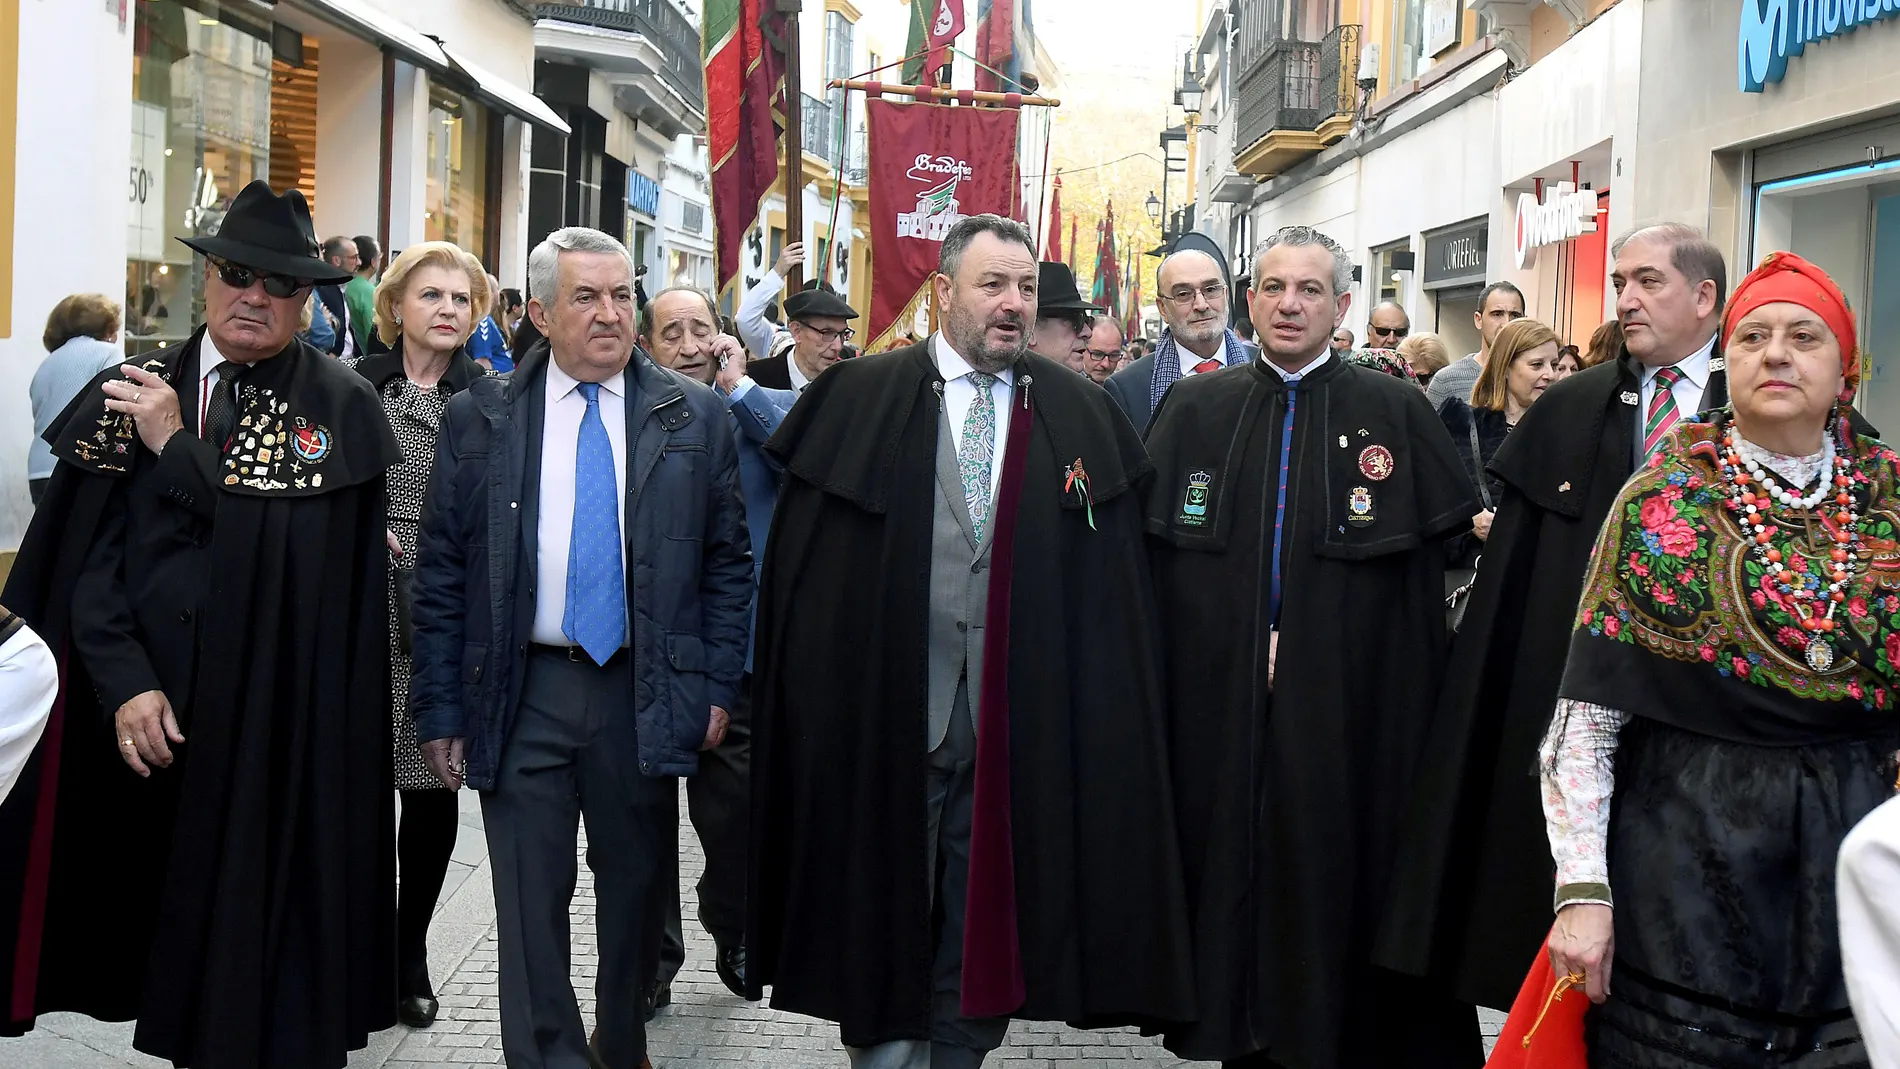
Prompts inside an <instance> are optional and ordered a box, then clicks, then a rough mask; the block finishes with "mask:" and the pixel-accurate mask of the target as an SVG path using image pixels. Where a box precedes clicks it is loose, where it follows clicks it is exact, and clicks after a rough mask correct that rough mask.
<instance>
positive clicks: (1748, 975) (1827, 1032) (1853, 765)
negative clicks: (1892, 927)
mask: <svg viewBox="0 0 1900 1069" xmlns="http://www.w3.org/2000/svg"><path fill="white" fill-rule="evenodd" d="M1896 743H1900V731H1896V732H1894V733H1891V734H1883V735H1882V736H1881V737H1878V738H1862V739H1854V740H1849V741H1845V742H1831V743H1825V744H1817V745H1811V746H1780V747H1777V746H1753V745H1746V744H1742V743H1734V742H1726V741H1722V740H1718V739H1713V738H1710V737H1709V736H1706V735H1701V734H1697V733H1693V732H1689V731H1684V730H1682V729H1679V728H1674V727H1670V726H1667V725H1664V724H1660V723H1658V722H1656V721H1653V720H1648V719H1645V718H1642V717H1638V718H1636V719H1634V720H1633V721H1631V723H1630V725H1629V726H1628V727H1627V728H1626V729H1624V731H1623V734H1622V738H1621V740H1620V742H1619V744H1618V747H1617V754H1616V797H1615V802H1614V805H1613V806H1612V809H1611V817H1610V837H1609V865H1610V882H1611V885H1612V886H1613V887H1614V888H1615V889H1616V899H1617V908H1616V959H1615V965H1614V967H1613V969H1612V971H1611V990H1612V997H1611V999H1610V1001H1608V1002H1607V1003H1605V1004H1604V1005H1602V1006H1600V1007H1597V1008H1596V1009H1594V1010H1593V1011H1592V1013H1591V1016H1590V1021H1589V1029H1588V1039H1589V1044H1590V1064H1591V1065H1592V1066H1593V1067H1603V1066H1627V1067H1643V1069H1651V1067H1655V1069H1662V1067H1671V1069H1675V1067H1691V1066H1693V1067H1697V1069H1706V1067H1710V1066H1716V1067H1723V1069H1728V1067H1734V1069H1743V1067H1749V1069H1753V1067H1758V1066H1759V1067H1769V1066H1775V1067H1781V1066H1798V1067H1801V1069H1823V1067H1830V1069H1831V1067H1835V1066H1855V1065H1866V1064H1867V1053H1866V1050H1865V1049H1864V1048H1863V1047H1862V1045H1861V1042H1860V1036H1859V1031H1858V1029H1857V1028H1856V1027H1855V1024H1854V1020H1853V1013H1852V1010H1851V1009H1850V1007H1849V1005H1848V1000H1847V986H1846V982H1845V980H1844V979H1843V978H1842V973H1841V953H1840V937H1839V926H1838V922H1837V920H1836V916H1835V898H1834V864H1835V858H1836V856H1837V855H1838V854H1839V852H1840V845H1841V840H1842V839H1843V838H1845V837H1846V835H1847V833H1848V831H1849V830H1850V829H1852V828H1853V826H1854V825H1855V824H1856V823H1857V822H1859V820H1860V819H1861V818H1862V817H1863V816H1865V815H1866V814H1867V813H1869V812H1871V811H1872V810H1873V809H1874V807H1876V806H1878V805H1879V804H1880V803H1882V802H1884V801H1886V800H1887V798H1889V797H1891V796H1892V794H1893V782H1894V776H1893V771H1894V768H1893V758H1892V755H1893V753H1894V750H1895V747H1896Z"/></svg>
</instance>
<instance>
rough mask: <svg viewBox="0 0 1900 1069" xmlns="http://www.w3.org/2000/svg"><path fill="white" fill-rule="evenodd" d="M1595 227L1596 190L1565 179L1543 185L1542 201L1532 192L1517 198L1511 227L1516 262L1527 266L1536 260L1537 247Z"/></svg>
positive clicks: (1581, 233)
mask: <svg viewBox="0 0 1900 1069" xmlns="http://www.w3.org/2000/svg"><path fill="white" fill-rule="evenodd" d="M1596 229H1597V193H1596V190H1594V189H1578V188H1577V187H1576V186H1575V185H1573V184H1571V183H1569V182H1555V183H1552V184H1551V185H1548V186H1545V187H1544V201H1543V203H1542V204H1539V203H1538V202H1537V197H1536V196H1535V195H1534V194H1530V193H1523V194H1519V196H1518V198H1517V225H1516V226H1514V227H1513V228H1512V234H1513V236H1514V241H1515V245H1516V248H1517V266H1518V267H1519V268H1522V269H1526V270H1528V269H1529V268H1530V267H1532V266H1533V265H1535V264H1536V263H1537V250H1538V249H1540V248H1543V247H1544V246H1545V245H1556V244H1560V243H1562V242H1565V241H1569V240H1571V239H1572V238H1576V237H1579V236H1581V235H1584V234H1594V233H1596Z"/></svg>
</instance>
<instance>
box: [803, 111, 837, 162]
mask: <svg viewBox="0 0 1900 1069" xmlns="http://www.w3.org/2000/svg"><path fill="white" fill-rule="evenodd" d="M801 95H802V96H803V97H804V98H805V99H804V110H803V111H802V112H801V113H800V115H801V120H802V122H803V123H804V125H803V127H802V128H801V131H800V132H801V138H802V140H803V142H804V148H805V151H806V153H808V154H810V155H813V156H816V157H818V158H819V159H821V160H824V161H825V162H826V163H828V164H830V165H831V167H832V168H833V169H836V168H837V166H838V155H839V153H838V140H837V138H838V129H837V127H835V126H833V125H832V122H833V120H834V115H833V113H832V109H831V102H830V101H828V100H825V99H824V98H822V97H815V96H812V95H811V94H810V93H804V94H801Z"/></svg>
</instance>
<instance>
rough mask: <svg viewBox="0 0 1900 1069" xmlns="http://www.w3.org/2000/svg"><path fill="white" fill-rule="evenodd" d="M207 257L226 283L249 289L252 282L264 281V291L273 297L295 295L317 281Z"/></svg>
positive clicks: (237, 288)
mask: <svg viewBox="0 0 1900 1069" xmlns="http://www.w3.org/2000/svg"><path fill="white" fill-rule="evenodd" d="M205 259H206V260H207V261H208V262H209V263H210V264H211V266H212V267H215V268H217V269H218V277H219V278H221V279H223V280H224V284H225V285H227V286H229V287H231V288H232V289H236V290H247V289H250V288H251V283H253V282H262V283H263V284H264V292H265V293H268V294H270V295H271V296H272V297H295V296H297V295H298V294H299V293H302V292H303V291H305V290H307V289H309V288H310V287H312V286H314V285H316V283H315V282H312V281H311V280H309V279H307V278H292V277H290V276H289V275H274V274H272V273H270V272H269V271H259V270H257V269H256V268H252V267H242V266H239V265H238V264H234V263H232V262H231V261H229V260H221V259H219V258H217V257H215V256H207V257H205Z"/></svg>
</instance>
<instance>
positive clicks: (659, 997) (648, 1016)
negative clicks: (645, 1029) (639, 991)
mask: <svg viewBox="0 0 1900 1069" xmlns="http://www.w3.org/2000/svg"><path fill="white" fill-rule="evenodd" d="M672 1004H673V985H672V984H661V985H660V986H658V987H656V988H654V989H652V990H651V991H649V992H648V993H647V997H646V1006H645V1007H644V1008H643V1009H644V1013H643V1014H642V1019H643V1020H645V1021H647V1022H648V1023H652V1021H653V1018H654V1016H655V1015H656V1014H658V1013H659V1012H660V1011H661V1010H662V1009H665V1008H666V1007H668V1006H671V1005H672Z"/></svg>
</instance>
